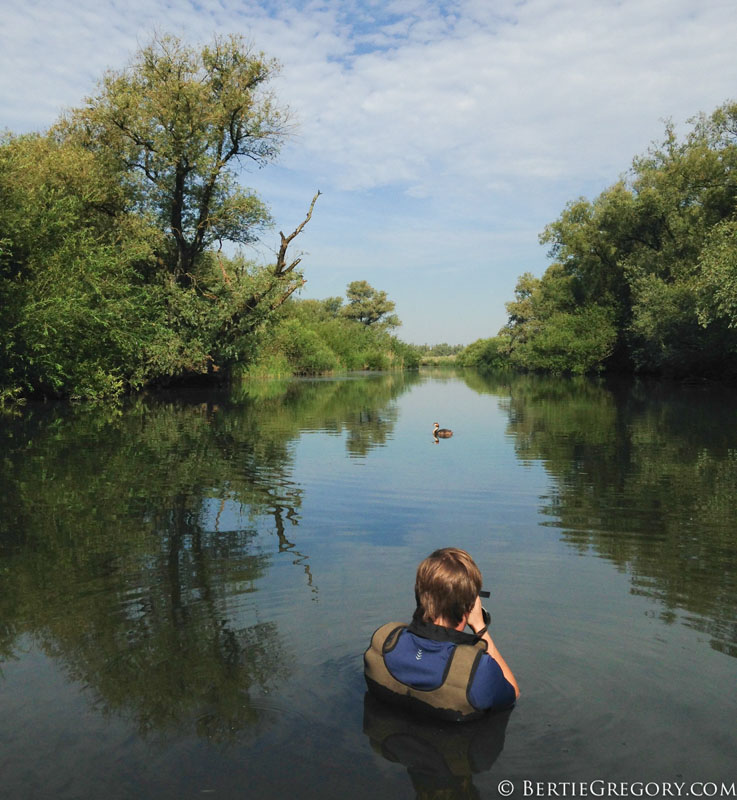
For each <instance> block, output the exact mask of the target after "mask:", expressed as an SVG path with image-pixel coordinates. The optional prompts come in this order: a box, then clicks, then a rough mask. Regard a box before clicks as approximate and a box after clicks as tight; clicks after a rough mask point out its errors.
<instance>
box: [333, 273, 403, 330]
mask: <svg viewBox="0 0 737 800" xmlns="http://www.w3.org/2000/svg"><path fill="white" fill-rule="evenodd" d="M346 297H347V298H348V304H347V305H346V306H344V307H343V308H342V309H341V313H342V314H343V315H344V316H345V317H348V319H352V320H355V321H356V322H361V323H363V324H364V325H380V326H381V327H383V328H397V327H399V326H400V325H401V324H402V323H401V322H400V321H399V317H398V316H397V315H396V314H390V312H391V311H394V308H395V304H394V303H393V302H392V301H391V300H389V299H387V296H386V292H380V291H378V290H377V289H374V287H373V286H371V285H370V284H369V283H368V282H367V281H353V282H352V283H349V284H348V289H347V290H346ZM387 315H388V316H387Z"/></svg>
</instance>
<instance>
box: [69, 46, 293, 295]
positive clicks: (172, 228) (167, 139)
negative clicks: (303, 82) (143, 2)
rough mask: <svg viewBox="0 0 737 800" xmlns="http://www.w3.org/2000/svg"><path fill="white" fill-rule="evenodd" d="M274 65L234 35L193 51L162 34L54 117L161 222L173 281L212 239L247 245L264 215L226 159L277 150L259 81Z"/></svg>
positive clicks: (280, 135)
mask: <svg viewBox="0 0 737 800" xmlns="http://www.w3.org/2000/svg"><path fill="white" fill-rule="evenodd" d="M277 70H278V65H277V63H276V62H275V61H273V60H271V59H267V58H266V57H265V56H264V54H263V53H254V52H252V51H251V50H250V49H249V48H248V47H247V46H246V44H245V43H244V40H243V39H242V38H241V37H238V36H229V37H224V38H221V37H216V38H215V40H214V42H213V44H212V45H210V46H206V47H203V48H202V49H201V50H197V49H194V48H192V47H188V46H186V45H185V44H184V43H182V42H181V41H180V40H179V39H177V38H176V37H173V36H164V37H161V38H157V39H155V40H154V41H153V42H152V43H151V44H149V45H148V46H146V47H144V48H142V49H141V50H140V51H139V52H138V53H137V54H136V55H135V57H134V59H133V61H132V62H131V64H130V65H129V66H128V67H127V68H126V69H124V70H120V71H111V72H108V73H107V74H106V75H105V76H104V78H103V79H102V81H101V83H100V86H99V91H98V93H97V95H96V96H94V97H91V98H89V99H88V100H87V103H86V105H85V107H83V108H81V109H77V110H74V111H72V112H71V113H70V115H69V116H68V118H67V119H66V120H65V121H63V122H62V123H61V124H60V126H59V132H60V133H61V134H62V135H64V136H74V137H75V138H77V139H78V140H79V141H81V142H82V143H83V144H84V145H85V146H86V147H88V148H89V149H91V150H93V151H95V152H97V153H100V154H101V155H102V156H103V157H104V158H105V160H106V161H107V162H108V163H109V164H110V165H111V166H112V167H113V168H114V169H116V170H118V171H120V173H122V174H123V175H124V176H125V180H126V181H128V182H129V183H130V188H131V191H132V193H133V196H134V197H135V200H136V203H137V206H138V208H140V209H142V210H144V211H145V212H146V213H149V214H151V216H152V217H153V218H155V219H156V220H157V222H158V225H159V227H160V228H161V229H162V230H164V231H166V233H167V236H168V242H169V251H168V253H167V254H166V263H167V267H168V269H169V271H170V272H171V273H172V274H173V275H175V276H176V278H177V280H179V281H183V282H184V283H189V282H190V281H191V280H192V276H193V273H194V271H195V268H196V264H197V260H198V258H199V257H200V256H201V254H202V253H203V252H204V250H205V249H206V248H208V247H209V246H210V245H212V244H213V243H215V242H220V241H230V242H235V243H239V244H248V243H250V242H253V241H254V240H255V239H256V238H257V236H258V234H259V232H260V231H261V230H263V228H264V226H265V225H267V224H268V223H269V222H270V221H271V220H270V216H269V213H268V211H267V210H266V207H265V206H264V205H263V203H262V202H261V200H260V199H259V198H258V197H257V196H256V195H255V193H254V192H252V191H251V190H247V189H244V188H242V187H241V186H239V185H238V182H237V175H236V172H235V167H236V166H238V165H240V164H241V163H242V162H243V161H244V160H248V161H251V162H253V163H255V164H257V165H259V166H262V165H264V164H266V163H268V162H270V161H272V160H273V159H274V158H275V157H276V155H277V153H278V151H279V147H280V145H281V143H282V141H283V139H284V136H285V133H286V129H287V114H286V111H284V110H283V109H280V108H279V107H278V106H277V105H276V103H275V101H274V98H273V97H272V95H271V94H270V93H268V92H267V91H266V90H265V86H266V84H267V83H268V82H269V80H271V79H272V78H273V76H274V75H275V74H276V72H277Z"/></svg>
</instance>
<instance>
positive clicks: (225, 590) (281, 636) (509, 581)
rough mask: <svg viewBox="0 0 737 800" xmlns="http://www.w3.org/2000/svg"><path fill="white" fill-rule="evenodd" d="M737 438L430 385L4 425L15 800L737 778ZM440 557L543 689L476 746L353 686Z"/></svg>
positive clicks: (526, 391) (497, 380)
mask: <svg viewBox="0 0 737 800" xmlns="http://www.w3.org/2000/svg"><path fill="white" fill-rule="evenodd" d="M436 420H437V421H439V422H440V424H441V426H444V427H451V428H453V429H454V431H455V434H454V436H453V438H452V439H449V440H441V441H440V442H438V443H435V442H433V439H432V436H431V431H432V423H433V422H434V421H436ZM736 423H737V402H736V401H735V397H734V394H733V392H730V391H727V390H724V389H721V390H720V389H717V388H713V387H712V388H705V387H701V386H699V387H682V386H674V385H668V384H658V383H642V382H640V383H625V384H608V383H603V382H598V381H586V380H568V381H566V380H560V379H556V380H553V379H543V378H531V377H504V376H501V377H500V376H497V377H487V378H484V377H482V376H480V375H477V374H475V373H472V372H462V373H458V374H454V373H452V372H440V371H435V372H427V373H422V374H420V375H401V374H400V375H378V376H376V375H375V376H369V377H350V378H342V379H336V380H316V381H290V382H276V381H273V382H263V383H254V384H251V385H250V386H249V387H247V388H246V389H244V390H242V391H240V392H237V393H231V394H216V393H201V392H200V393H196V392H190V393H186V394H178V395H176V396H171V397H159V398H156V399H137V400H134V401H131V402H130V403H129V404H128V405H127V406H126V407H124V408H123V409H114V408H90V407H80V408H75V409H67V410H63V409H59V408H48V407H35V406H34V407H29V408H27V409H26V410H24V411H23V412H22V413H21V414H20V415H17V416H6V417H4V418H3V420H2V423H1V424H0V444H1V446H2V459H1V460H0V472H2V480H1V482H0V502H1V507H2V517H1V518H0V776H2V780H1V781H0V795H6V796H8V797H13V798H23V797H29V798H91V797H106V798H129V797H141V798H188V797H207V796H220V797H254V798H255V797H259V798H263V797H266V798H272V797H275V798H281V797H298V798H312V797H320V798H344V797H351V798H374V797H392V798H394V797H397V798H403V797H415V796H418V797H432V796H438V795H439V794H442V796H444V797H479V796H480V797H496V796H498V795H497V785H498V783H499V781H500V780H511V781H513V782H514V783H515V785H516V792H515V795H514V796H515V797H522V796H523V789H524V783H523V781H524V780H544V781H581V780H605V781H664V780H669V781H679V782H685V783H686V787H688V784H689V783H690V782H695V781H705V782H709V781H715V782H720V781H727V782H729V783H731V782H732V781H734V780H735V752H737V733H736V732H735V730H736V726H735V724H734V720H735V712H736V711H737V700H736V699H735V687H736V686H737V682H736V680H735V679H736V678H737V659H736V658H735V656H737V571H736V569H735V567H736V565H737V525H736V524H735V523H736V522H737V511H736V509H737V424H736ZM445 545H457V546H460V547H464V548H466V549H468V550H469V551H470V552H471V553H472V554H473V555H474V557H475V559H476V560H477V562H478V564H479V566H480V567H481V569H482V571H483V572H484V580H485V586H486V588H487V589H489V590H490V591H491V598H490V600H489V601H487V606H488V607H489V609H490V611H491V612H492V631H493V635H494V639H495V641H496V643H497V645H498V646H499V648H500V650H501V651H502V653H503V654H504V656H505V658H506V659H507V661H508V662H509V664H510V666H511V667H512V669H513V670H514V672H515V675H516V676H517V679H518V681H519V683H520V686H521V689H522V697H521V699H520V701H519V703H518V704H517V707H516V708H515V709H514V710H513V711H512V712H511V713H509V714H504V715H496V716H492V717H490V718H488V719H486V720H484V721H483V722H481V723H478V724H471V723H469V724H468V725H466V726H454V727H453V726H451V727H448V726H446V725H437V724H427V723H421V722H418V721H414V720H412V719H408V718H406V717H403V716H401V715H396V714H393V713H391V712H390V711H389V710H387V709H386V708H384V707H382V706H380V705H377V704H374V703H371V702H370V699H367V698H366V697H365V691H364V683H363V675H362V653H363V650H364V649H365V647H366V645H367V644H368V640H369V638H370V636H371V633H372V632H373V630H374V629H375V628H376V627H378V625H379V624H381V623H383V622H385V621H388V620H391V619H400V620H402V619H405V620H406V619H408V618H409V616H410V615H411V611H412V604H413V581H414V571H415V568H416V565H417V563H418V562H419V560H421V559H422V558H423V557H424V556H425V555H427V554H428V553H429V552H431V551H432V550H433V549H435V548H436V547H440V546H445ZM686 790H687V788H686V789H684V792H685V791H686Z"/></svg>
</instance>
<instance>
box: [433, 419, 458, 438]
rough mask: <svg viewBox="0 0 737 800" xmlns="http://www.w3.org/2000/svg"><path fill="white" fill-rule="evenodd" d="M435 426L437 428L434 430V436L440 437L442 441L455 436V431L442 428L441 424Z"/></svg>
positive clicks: (436, 423)
mask: <svg viewBox="0 0 737 800" xmlns="http://www.w3.org/2000/svg"><path fill="white" fill-rule="evenodd" d="M433 425H434V426H435V427H434V428H433V430H432V435H433V436H439V437H440V438H441V439H450V437H451V436H452V435H453V431H452V430H450V429H449V428H441V427H440V423H439V422H433Z"/></svg>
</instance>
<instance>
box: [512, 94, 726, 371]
mask: <svg viewBox="0 0 737 800" xmlns="http://www.w3.org/2000/svg"><path fill="white" fill-rule="evenodd" d="M541 241H542V242H543V243H546V244H548V245H550V255H551V256H552V257H553V258H554V259H555V260H554V262H553V264H552V265H551V266H550V267H549V268H548V270H547V271H546V272H545V274H544V275H543V276H542V278H540V279H536V278H534V277H533V276H532V275H529V274H525V275H523V276H522V277H521V278H520V280H519V282H518V284H517V288H516V291H515V299H514V300H513V301H511V302H510V303H508V304H507V311H508V313H509V320H508V322H507V325H506V326H505V327H504V328H503V329H502V331H500V336H502V337H504V338H505V340H506V342H507V347H508V352H509V360H510V363H511V364H513V365H516V366H519V367H522V368H525V369H533V370H534V369H540V370H549V371H554V372H589V371H591V370H596V369H599V368H601V367H603V366H607V367H612V368H619V369H628V370H636V371H644V372H656V373H661V374H671V375H687V374H688V375H690V374H724V373H725V372H731V373H733V374H737V289H736V288H735V287H737V103H728V104H725V105H724V106H722V107H721V108H719V109H717V110H716V111H715V112H714V113H713V114H712V115H711V116H708V117H707V116H703V115H702V116H700V117H698V118H697V119H695V120H694V121H693V122H692V128H691V130H690V132H689V133H688V135H687V136H686V137H685V139H684V140H683V141H679V140H678V138H677V137H676V134H675V131H674V128H673V126H672V125H670V124H669V125H667V126H666V130H665V136H664V139H663V141H662V142H661V143H659V144H657V145H654V146H653V147H652V148H651V149H650V151H649V152H648V153H647V154H646V155H645V156H641V157H638V158H636V159H635V160H634V162H633V166H632V170H631V173H630V175H629V176H628V177H627V178H626V179H622V180H620V181H618V182H617V183H615V184H614V185H613V186H611V187H610V188H609V189H606V190H605V191H604V192H602V194H601V195H599V197H597V198H596V199H595V200H594V201H593V202H589V201H587V200H584V199H580V200H576V201H574V202H572V203H570V204H569V205H568V206H567V207H566V208H565V210H564V211H563V213H562V214H561V216H560V217H559V218H558V219H557V220H556V221H555V222H553V223H551V224H550V225H548V227H547V228H546V229H545V231H544V232H543V234H542V236H541Z"/></svg>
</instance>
